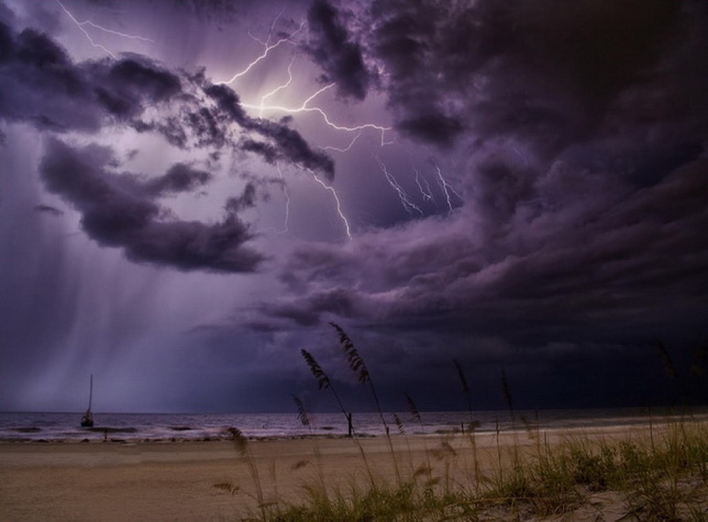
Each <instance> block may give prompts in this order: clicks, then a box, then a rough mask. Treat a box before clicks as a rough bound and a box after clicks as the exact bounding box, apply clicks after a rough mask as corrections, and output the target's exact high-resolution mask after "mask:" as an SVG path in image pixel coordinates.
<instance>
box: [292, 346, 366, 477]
mask: <svg viewBox="0 0 708 522" xmlns="http://www.w3.org/2000/svg"><path fill="white" fill-rule="evenodd" d="M300 353H301V354H302V358H303V359H305V363H306V364H307V366H308V367H309V368H310V371H311V372H312V375H313V376H314V377H315V380H316V381H317V385H318V387H319V389H320V390H325V389H329V391H331V392H332V395H333V396H334V399H335V400H336V401H337V404H338V405H339V408H340V409H341V410H342V413H343V414H344V417H345V418H346V419H347V422H349V417H348V415H347V410H346V408H345V407H344V403H343V402H342V399H340V398H339V394H338V393H337V390H335V389H334V386H332V381H331V380H330V378H329V376H328V375H327V374H326V373H325V371H324V370H323V369H322V367H321V366H320V365H319V363H318V362H317V360H316V359H315V357H314V356H313V355H312V354H311V353H310V352H308V351H307V350H305V349H302V350H300ZM352 439H353V440H354V443H355V444H356V447H357V448H358V449H359V453H360V454H361V458H362V460H363V461H364V465H365V467H366V473H367V475H368V476H369V482H370V483H371V484H372V486H373V484H374V474H373V473H372V471H371V466H369V461H368V460H367V458H366V452H365V451H364V448H363V447H362V445H361V442H360V441H359V437H357V434H356V430H354V429H352Z"/></svg>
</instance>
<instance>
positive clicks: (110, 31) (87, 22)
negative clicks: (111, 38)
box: [56, 0, 154, 60]
mask: <svg viewBox="0 0 708 522" xmlns="http://www.w3.org/2000/svg"><path fill="white" fill-rule="evenodd" d="M56 2H57V4H59V7H61V8H62V10H63V11H64V12H65V13H66V15H67V16H68V17H69V18H70V19H71V21H72V22H74V24H76V27H78V28H79V30H80V31H81V32H82V33H84V35H85V36H86V38H87V39H88V41H89V43H90V44H91V45H92V46H93V47H97V48H99V49H101V50H102V51H104V52H105V53H106V54H108V55H109V56H110V57H111V58H113V59H114V60H116V59H117V57H116V55H115V54H113V53H112V52H111V51H110V50H108V49H107V48H106V47H104V46H103V45H101V44H99V43H96V42H95V41H94V40H93V38H91V35H90V34H89V32H88V31H87V30H86V29H84V26H89V27H93V28H94V29H97V30H99V31H103V32H104V33H108V34H112V35H115V36H120V37H122V38H128V39H129V40H141V41H143V42H152V43H154V40H151V39H150V38H145V37H144V36H136V35H133V34H126V33H121V32H120V31H114V30H113V29H107V28H105V27H102V26H100V25H98V24H95V23H93V22H92V21H90V20H84V21H83V22H79V21H78V20H77V19H76V17H75V16H74V15H73V14H71V12H70V11H69V10H68V9H67V8H66V7H65V6H64V4H62V3H61V2H60V1H59V0H56Z"/></svg>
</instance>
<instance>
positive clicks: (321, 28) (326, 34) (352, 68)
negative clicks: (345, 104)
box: [305, 0, 372, 100]
mask: <svg viewBox="0 0 708 522" xmlns="http://www.w3.org/2000/svg"><path fill="white" fill-rule="evenodd" d="M340 18H341V17H340V13H339V12H338V11H337V10H336V9H335V7H334V6H332V4H330V3H329V2H328V1H327V0H315V1H314V2H313V3H312V6H311V7H310V9H309V11H308V13H307V20H308V22H309V30H310V40H309V42H308V44H307V45H306V47H305V49H306V51H307V52H308V53H309V54H310V56H311V57H312V59H313V60H314V61H315V62H316V63H317V64H318V65H319V66H320V67H321V68H322V70H323V71H324V76H323V77H322V81H324V82H334V83H336V84H337V93H338V94H339V95H341V96H345V97H352V98H355V99H357V100H363V99H364V98H365V97H366V94H367V92H368V89H369V84H370V83H371V82H372V73H371V72H370V71H368V70H367V68H366V65H365V63H364V58H363V56H362V50H361V47H360V46H359V44H358V43H356V42H354V41H352V37H351V35H350V34H349V32H348V30H347V28H346V26H345V25H344V24H343V22H342V20H341V19H340Z"/></svg>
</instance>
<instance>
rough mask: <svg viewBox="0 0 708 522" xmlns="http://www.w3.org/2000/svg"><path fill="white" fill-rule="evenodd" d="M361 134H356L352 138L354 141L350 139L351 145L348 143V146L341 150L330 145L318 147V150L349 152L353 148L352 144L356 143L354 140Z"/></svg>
mask: <svg viewBox="0 0 708 522" xmlns="http://www.w3.org/2000/svg"><path fill="white" fill-rule="evenodd" d="M361 132H362V131H359V132H357V133H356V136H354V139H352V141H351V143H349V145H347V146H346V147H344V148H343V149H342V148H340V147H334V146H332V145H327V146H326V147H320V148H321V149H322V150H335V151H337V152H349V151H350V150H351V148H352V147H353V146H354V144H355V143H356V140H358V139H359V136H361Z"/></svg>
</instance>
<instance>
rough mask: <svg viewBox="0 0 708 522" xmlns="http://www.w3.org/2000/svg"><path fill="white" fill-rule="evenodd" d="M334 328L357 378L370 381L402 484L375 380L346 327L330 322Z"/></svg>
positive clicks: (372, 393) (396, 472)
mask: <svg viewBox="0 0 708 522" xmlns="http://www.w3.org/2000/svg"><path fill="white" fill-rule="evenodd" d="M329 324H330V325H331V326H332V328H334V329H335V331H336V332H337V335H338V336H339V344H340V345H341V347H342V349H343V350H344V353H345V354H346V356H347V362H348V363H349V367H350V368H351V369H352V371H353V372H354V373H355V374H356V376H357V379H358V380H359V382H360V383H362V384H364V383H368V384H369V389H370V390H371V395H372V396H373V398H374V404H375V405H376V411H378V413H379V417H380V419H381V424H382V425H383V428H384V431H385V432H386V441H387V442H388V447H389V450H390V451H391V459H392V461H393V469H394V472H395V474H396V483H397V484H399V485H400V484H401V472H400V469H399V466H398V459H397V458H396V451H395V449H394V448H393V441H392V440H391V434H390V430H389V426H388V423H387V422H386V418H385V417H384V414H383V410H382V409H381V402H380V401H379V395H378V393H376V386H374V381H373V380H372V378H371V374H370V373H369V370H368V368H367V367H366V363H365V362H364V359H363V358H362V357H361V356H360V355H359V351H358V350H357V349H356V347H355V346H354V343H353V342H352V340H351V339H350V338H349V336H348V335H347V334H346V332H345V331H344V329H343V328H342V327H341V326H339V325H338V324H336V323H329Z"/></svg>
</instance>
